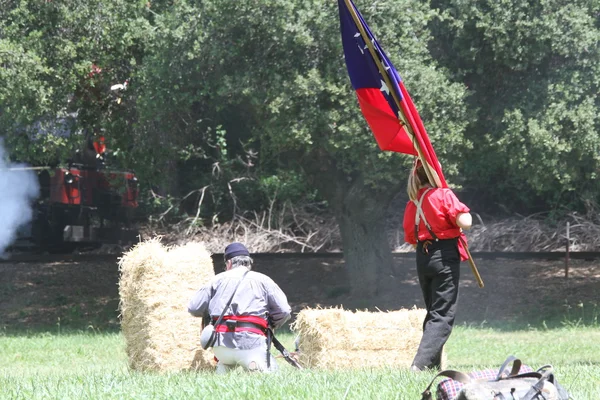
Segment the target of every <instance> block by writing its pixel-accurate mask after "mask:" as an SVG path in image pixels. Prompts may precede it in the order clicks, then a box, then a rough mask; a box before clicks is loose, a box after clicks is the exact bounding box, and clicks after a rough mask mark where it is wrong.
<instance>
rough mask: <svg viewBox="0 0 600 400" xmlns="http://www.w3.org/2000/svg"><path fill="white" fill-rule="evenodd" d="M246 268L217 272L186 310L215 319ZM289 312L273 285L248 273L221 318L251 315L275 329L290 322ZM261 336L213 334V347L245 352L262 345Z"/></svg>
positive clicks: (287, 305) (195, 295)
mask: <svg viewBox="0 0 600 400" xmlns="http://www.w3.org/2000/svg"><path fill="white" fill-rule="evenodd" d="M246 270H247V268H246V267H237V268H232V269H230V270H229V271H225V272H221V273H220V274H218V275H217V276H215V277H214V279H213V280H212V281H211V282H210V283H209V284H208V285H206V286H204V287H203V288H201V289H200V290H198V291H197V292H196V294H194V296H193V297H192V299H191V300H190V303H189V305H188V311H189V312H190V314H192V315H193V316H195V317H204V316H207V315H210V316H211V318H218V317H219V316H220V315H221V313H222V312H223V308H225V305H226V304H227V301H228V300H229V298H230V297H231V294H232V293H233V291H234V290H235V287H236V285H237V283H238V282H239V281H240V279H241V278H242V275H244V272H246ZM291 312H292V309H291V308H290V305H289V304H288V301H287V297H286V296H285V294H284V293H283V291H282V290H281V289H280V288H279V286H277V284H276V283H275V282H274V281H273V280H272V279H271V278H269V277H268V276H266V275H264V274H261V273H260V272H254V271H250V272H248V274H246V277H245V278H244V279H243V280H242V282H241V283H240V286H239V287H238V289H237V291H236V292H235V295H234V296H233V300H232V301H231V305H230V306H229V310H228V311H226V312H225V316H228V315H236V316H245V315H253V316H258V317H262V318H264V319H267V317H268V318H269V321H270V323H271V326H272V327H273V328H279V327H280V326H281V325H283V324H284V323H285V322H287V320H289V319H290V316H291ZM264 343H265V337H264V336H262V335H259V334H256V333H252V332H225V333H219V334H218V335H217V342H216V343H215V346H226V347H229V348H237V349H241V350H248V349H253V348H256V347H258V346H260V345H264Z"/></svg>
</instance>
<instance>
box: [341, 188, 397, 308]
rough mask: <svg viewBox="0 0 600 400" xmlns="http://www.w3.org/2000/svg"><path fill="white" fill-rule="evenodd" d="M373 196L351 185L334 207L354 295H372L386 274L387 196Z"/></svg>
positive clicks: (359, 297)
mask: <svg viewBox="0 0 600 400" xmlns="http://www.w3.org/2000/svg"><path fill="white" fill-rule="evenodd" d="M385 197H387V196H375V195H373V194H371V193H370V192H369V191H368V190H367V188H365V187H364V186H362V185H359V187H354V186H353V187H352V188H350V190H349V191H348V192H347V193H346V195H345V196H344V201H343V203H342V204H341V207H335V206H334V208H336V209H337V210H336V217H337V220H338V224H339V226H340V233H341V235H342V243H343V246H344V260H345V261H346V268H347V270H348V277H349V279H350V283H351V286H352V294H353V296H354V299H355V300H357V301H358V302H359V303H360V301H362V300H367V299H370V298H373V297H374V295H375V294H376V293H377V291H378V288H379V287H380V282H381V281H382V279H384V276H387V275H389V272H390V269H392V270H393V266H392V262H393V260H392V254H391V249H390V245H389V242H388V238H387V233H386V230H385V214H386V209H387V205H388V204H389V199H388V200H387V201H386V199H385Z"/></svg>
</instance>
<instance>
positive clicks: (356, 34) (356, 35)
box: [354, 32, 367, 55]
mask: <svg viewBox="0 0 600 400" xmlns="http://www.w3.org/2000/svg"><path fill="white" fill-rule="evenodd" d="M359 37H360V32H356V33H355V34H354V38H355V39H356V38H359ZM356 46H358V50H360V53H361V54H363V55H364V54H365V51H364V50H363V49H362V47H360V43H358V39H357V40H356ZM366 48H367V46H365V49H366Z"/></svg>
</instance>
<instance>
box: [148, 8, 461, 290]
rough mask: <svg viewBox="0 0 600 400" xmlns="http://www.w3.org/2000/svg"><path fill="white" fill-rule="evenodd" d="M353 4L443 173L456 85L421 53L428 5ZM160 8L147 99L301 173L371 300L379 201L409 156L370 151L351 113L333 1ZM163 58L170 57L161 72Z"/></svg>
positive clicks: (386, 198) (456, 107) (455, 147)
mask: <svg viewBox="0 0 600 400" xmlns="http://www.w3.org/2000/svg"><path fill="white" fill-rule="evenodd" d="M358 6H359V7H361V6H363V7H361V9H362V11H363V14H364V15H365V18H367V20H368V21H369V22H370V24H371V26H372V28H373V29H374V31H375V32H376V35H377V36H378V39H379V40H380V42H381V43H382V44H383V46H384V47H385V48H386V49H387V50H388V51H389V52H390V57H391V59H392V60H393V61H394V63H395V65H396V67H397V69H398V70H399V71H401V74H403V78H404V79H405V81H406V82H407V87H408V89H409V90H410V91H411V92H412V93H413V95H414V98H415V102H416V104H417V106H418V107H419V108H420V110H421V113H422V116H423V118H424V120H425V124H426V126H427V127H428V129H429V131H430V136H431V138H432V141H433V143H434V146H435V147H436V150H437V152H438V156H439V158H440V160H441V161H442V164H443V165H444V167H445V172H446V174H447V175H448V176H449V177H450V178H452V177H453V176H454V175H455V172H456V170H457V162H458V160H459V158H460V153H461V151H462V149H463V148H464V147H465V146H466V145H467V143H466V142H465V141H464V139H463V137H462V131H463V129H464V127H465V125H466V122H467V121H466V118H467V115H466V111H465V107H464V105H463V97H464V94H465V89H464V87H463V86H462V85H459V84H450V83H449V81H448V79H447V78H446V76H445V72H444V71H443V70H442V69H440V68H438V67H437V66H436V64H435V62H434V61H433V60H432V59H431V57H430V56H429V53H428V50H427V43H428V41H429V40H430V33H429V31H428V29H427V26H426V24H427V22H428V21H429V20H430V19H431V18H432V17H433V16H434V12H432V11H431V10H430V9H429V7H428V4H427V3H423V2H420V1H412V0H407V1H381V2H377V3H376V4H373V5H367V4H366V2H358ZM172 11H173V13H174V14H173V15H171V16H166V15H165V16H164V19H165V20H166V19H170V20H171V21H177V23H178V26H180V27H181V29H180V30H177V37H174V38H173V39H172V40H170V42H171V43H177V44H178V48H177V53H176V54H177V55H175V56H174V57H172V58H169V57H167V54H170V53H168V52H167V51H166V52H165V53H163V56H159V55H157V56H156V58H155V59H156V60H157V62H159V63H160V64H161V65H162V67H160V69H161V70H163V71H165V73H164V74H163V73H158V72H156V71H158V70H159V68H158V67H157V68H156V69H155V72H156V74H155V79H158V78H159V77H160V79H167V80H166V81H163V82H164V85H165V86H166V87H168V88H174V89H175V90H171V89H168V90H171V92H169V91H168V90H161V89H157V90H158V93H156V94H155V96H156V97H157V98H171V93H173V96H174V97H175V99H176V100H175V101H174V103H172V104H171V105H168V106H167V107H168V109H169V110H171V111H170V112H172V111H173V110H174V109H179V113H180V114H181V115H189V116H190V117H192V118H188V120H189V121H196V122H197V121H198V120H197V118H198V116H199V115H204V118H203V121H206V120H208V119H209V118H210V121H211V123H212V124H213V125H217V124H218V125H222V126H223V127H225V131H226V132H227V143H228V144H230V143H235V142H236V141H238V140H239V139H240V138H242V139H245V138H247V137H248V134H251V136H252V138H253V139H254V145H253V146H255V148H256V149H257V150H258V153H259V155H260V162H261V165H263V167H264V166H265V165H268V164H271V165H278V166H284V167H285V168H292V169H298V170H300V171H302V172H303V173H305V174H306V175H307V177H308V178H309V179H310V181H311V182H312V184H313V185H314V186H315V187H316V188H318V189H319V191H320V193H321V195H322V196H323V197H324V198H325V199H326V200H327V201H328V203H329V206H330V207H331V209H332V210H333V212H334V213H335V215H336V218H337V220H338V223H339V225H340V229H341V233H342V238H343V246H344V255H345V259H346V265H347V267H348V271H349V274H350V278H351V281H352V285H353V291H354V294H355V295H356V296H357V297H358V298H368V297H370V296H372V295H373V294H374V293H376V290H377V287H378V283H379V281H378V278H382V277H383V276H384V274H386V273H389V268H390V267H391V264H392V260H391V254H390V249H389V245H388V240H387V237H386V233H385V229H384V222H385V215H386V209H387V205H388V203H389V202H390V200H391V198H392V197H393V196H394V195H396V194H397V193H398V191H400V190H403V188H404V186H405V175H406V173H407V172H408V169H407V166H408V164H409V163H410V162H411V160H409V159H408V157H406V156H401V155H397V154H389V153H382V152H381V151H379V150H378V149H377V147H376V144H375V141H374V139H373V137H372V134H371V133H370V132H369V129H368V127H367V125H366V123H365V121H364V119H363V118H362V116H361V115H360V111H359V109H358V105H357V101H356V98H355V96H354V94H353V93H352V89H351V86H350V84H349V79H348V77H347V73H346V70H345V66H344V62H343V58H342V54H343V53H342V48H341V40H340V34H339V20H338V16H337V5H336V3H334V2H322V1H320V0H302V1H294V2H289V1H284V0H265V1H261V2H231V1H226V0H212V1H204V2H202V4H201V5H200V6H192V4H191V3H186V2H181V3H179V4H178V6H177V7H175V6H174V7H173V9H172ZM191 15H193V16H194V18H191V17H190V16H191ZM171 26H172V25H171ZM168 32H173V30H172V29H167V30H165V31H164V35H167V33H168ZM163 40H166V36H165V37H164V38H163ZM174 47H175V46H166V48H170V49H173V48H174ZM167 60H175V62H171V63H169V64H168V66H169V68H171V69H170V70H169V72H167V69H169V68H167ZM180 63H183V64H180ZM147 65H149V64H147ZM182 89H183V93H181V90H182ZM180 101H183V102H182V103H180ZM156 104H158V103H156ZM148 110H149V111H148V113H155V112H156V111H158V109H157V107H156V106H154V107H150V108H149V109H148ZM161 115H163V113H161ZM181 125H185V123H181ZM194 126H195V128H192V131H193V129H196V130H197V131H199V132H202V130H201V129H199V127H198V124H196V125H194Z"/></svg>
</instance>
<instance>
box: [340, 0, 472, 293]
mask: <svg viewBox="0 0 600 400" xmlns="http://www.w3.org/2000/svg"><path fill="white" fill-rule="evenodd" d="M344 3H345V4H346V8H348V11H349V12H350V15H352V19H353V20H354V24H355V25H356V27H357V28H358V31H359V32H360V35H361V36H362V38H363V40H364V41H365V44H366V45H367V47H368V49H369V52H370V53H371V57H373V61H375V64H376V65H377V69H378V70H379V74H380V75H381V77H382V78H383V80H384V81H385V84H386V85H387V87H388V88H392V87H393V85H392V83H391V81H390V78H389V77H388V75H387V73H386V72H385V68H383V65H382V64H381V60H380V59H379V56H378V55H377V52H376V51H375V48H374V47H373V42H371V38H369V35H367V32H366V31H365V28H364V27H363V25H362V24H361V22H360V19H359V18H358V15H357V14H356V10H355V9H354V5H353V4H352V2H351V1H350V0H344ZM390 93H391V94H392V97H393V98H394V102H396V106H397V107H398V110H399V112H398V119H400V122H402V124H403V125H404V129H405V130H406V133H407V135H408V136H409V138H410V140H411V142H412V143H413V145H414V146H415V149H416V150H417V154H418V155H419V158H420V159H421V163H422V164H423V169H424V170H425V173H426V174H427V178H429V182H431V183H433V184H434V185H435V186H436V187H440V181H439V178H438V179H435V178H436V177H437V173H434V172H433V171H431V166H430V165H429V163H428V162H427V160H426V159H425V156H424V155H423V150H422V149H421V146H419V142H418V141H417V140H416V138H415V134H414V132H413V131H412V128H411V126H410V124H409V123H408V122H407V121H406V119H405V116H404V115H403V113H402V111H401V110H402V107H401V106H400V99H399V98H398V96H397V93H396V91H395V90H390ZM460 240H462V239H460ZM462 242H463V246H464V247H465V250H466V251H467V255H468V257H469V258H468V260H469V265H470V266H471V270H472V271H473V274H474V275H475V279H476V280H477V284H478V285H479V287H480V288H483V280H482V279H481V275H479V270H478V269H477V266H476V265H475V261H474V260H473V257H472V256H471V252H470V251H469V248H468V247H467V246H466V243H465V242H464V241H462Z"/></svg>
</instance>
